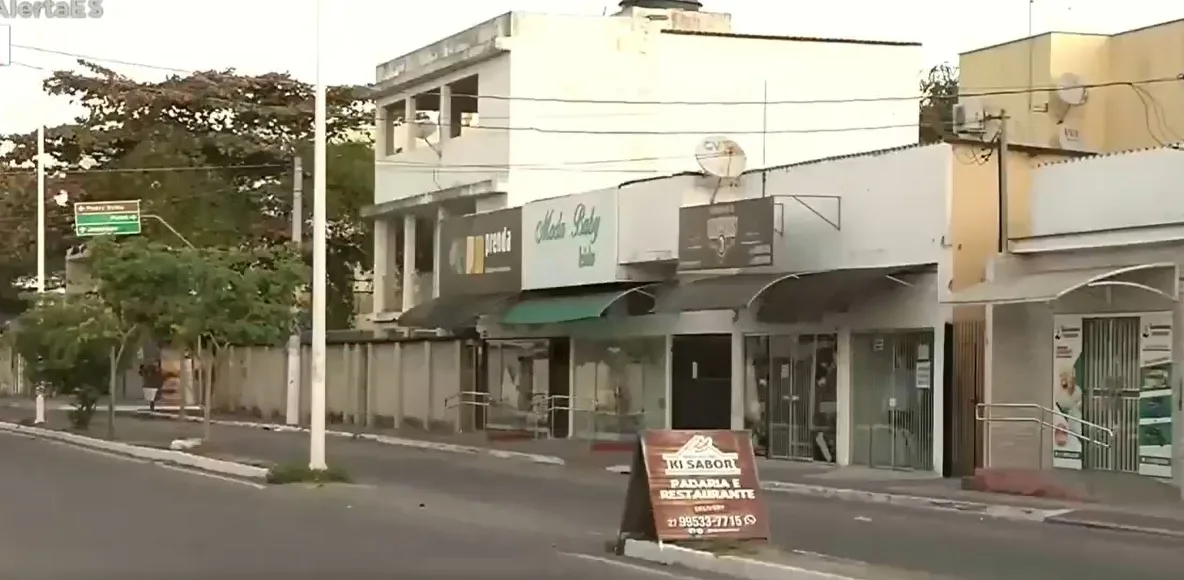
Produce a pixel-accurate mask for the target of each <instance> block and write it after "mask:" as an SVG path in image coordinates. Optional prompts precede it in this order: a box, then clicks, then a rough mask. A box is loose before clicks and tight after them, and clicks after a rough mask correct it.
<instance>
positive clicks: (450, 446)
mask: <svg viewBox="0 0 1184 580" xmlns="http://www.w3.org/2000/svg"><path fill="white" fill-rule="evenodd" d="M130 414H131V415H132V416H135V417H141V418H143V417H147V418H150V419H176V418H177V416H176V415H172V414H168V413H161V412H155V411H137V412H135V413H130ZM185 419H186V420H187V421H191V422H195V423H200V422H201V421H203V419H202V418H201V417H185ZM210 422H211V423H213V424H214V425H222V426H225V427H243V428H247V429H261V430H263V431H274V432H276V433H308V428H306V427H296V426H293V425H277V424H273V423H256V422H253V421H232V420H226V419H212V420H211V421H210ZM325 435H329V436H332V437H340V438H343V439H359V440H362V441H372V442H374V443H381V444H383V445H395V446H398V447H409V448H412V449H422V450H425V451H442V452H445V453H460V454H465V455H489V456H491V457H496V458H498V459H515V460H519V461H527V462H530V463H537V464H541V465H566V464H567V462H566V461H564V459H563V458H561V457H555V456H553V455H542V454H538V453H526V452H523V451H510V450H506V449H491V448H488V447H477V446H474V445H457V444H455V443H441V442H437V441H424V440H421V439H409V438H406V437H391V436H390V435H377V434H374V433H350V432H349V431H334V430H331V429H326V430H325Z"/></svg>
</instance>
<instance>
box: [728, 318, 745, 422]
mask: <svg viewBox="0 0 1184 580" xmlns="http://www.w3.org/2000/svg"><path fill="white" fill-rule="evenodd" d="M731 375H732V429H743V428H744V391H745V388H744V377H745V376H746V373H745V369H744V331H743V330H741V329H740V325H739V324H737V323H735V322H733V324H732V373H731Z"/></svg>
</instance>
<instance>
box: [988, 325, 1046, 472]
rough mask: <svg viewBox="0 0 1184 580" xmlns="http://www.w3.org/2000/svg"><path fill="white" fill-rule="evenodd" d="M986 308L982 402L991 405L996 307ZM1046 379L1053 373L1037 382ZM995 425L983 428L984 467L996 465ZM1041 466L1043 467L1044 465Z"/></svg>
mask: <svg viewBox="0 0 1184 580" xmlns="http://www.w3.org/2000/svg"><path fill="white" fill-rule="evenodd" d="M984 308H985V309H986V313H985V319H986V321H985V322H984V324H983V400H982V403H983V404H985V405H990V404H992V403H993V402H994V395H993V389H992V387H991V385H992V382H993V381H994V380H995V307H994V306H992V305H990V304H988V305H987V306H984ZM1046 380H1047V381H1052V380H1053V377H1052V374H1051V373H1049V376H1048V378H1047V379H1045V378H1044V377H1038V378H1037V379H1036V381H1039V382H1038V383H1037V384H1041V383H1044V382H1045V381H1046ZM1036 381H1034V382H1036ZM989 409H990V407H988V410H987V413H986V416H987V417H990V416H991V413H990V410H989ZM974 412H975V415H976V416H977V415H978V409H975V410H974ZM975 423H976V425H975V428H976V429H977V428H978V425H977V423H978V420H977V419H975ZM993 427H994V426H993V425H991V424H990V423H984V424H983V426H982V430H983V438H982V445H983V467H993V466H994V465H995V464H994V462H993V461H992V460H991V432H992V431H994V429H993ZM1041 440H1042V441H1041V443H1040V444H1041V445H1043V444H1044V443H1043V437H1041ZM1041 467H1043V465H1042V466H1041Z"/></svg>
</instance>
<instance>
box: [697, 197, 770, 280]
mask: <svg viewBox="0 0 1184 580" xmlns="http://www.w3.org/2000/svg"><path fill="white" fill-rule="evenodd" d="M773 229H774V228H773V198H772V197H761V198H755V199H745V200H740V201H733V202H726V203H715V204H711V205H698V206H691V207H684V208H682V209H681V210H680V211H679V232H678V268H679V269H680V270H720V269H731V268H749V267H754V266H771V265H772V264H773V242H774V232H773Z"/></svg>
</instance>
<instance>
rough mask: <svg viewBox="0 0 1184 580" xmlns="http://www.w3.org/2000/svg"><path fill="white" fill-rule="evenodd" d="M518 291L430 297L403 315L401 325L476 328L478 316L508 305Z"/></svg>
mask: <svg viewBox="0 0 1184 580" xmlns="http://www.w3.org/2000/svg"><path fill="white" fill-rule="evenodd" d="M514 296H515V294H479V295H473V296H445V297H440V298H435V299H432V300H428V301H427V302H424V303H423V304H420V305H418V306H415V307H413V308H411V309H410V310H408V311H407V312H404V313H403V314H402V316H399V320H398V324H399V326H405V327H408V328H439V329H441V330H458V329H462V328H472V327H474V326H476V325H477V319H478V318H480V317H481V316H483V315H485V314H494V313H496V312H498V311H500V310H501V309H502V308H505V307H506V305H507V304H509V302H510V300H512V299H513V297H514Z"/></svg>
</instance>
